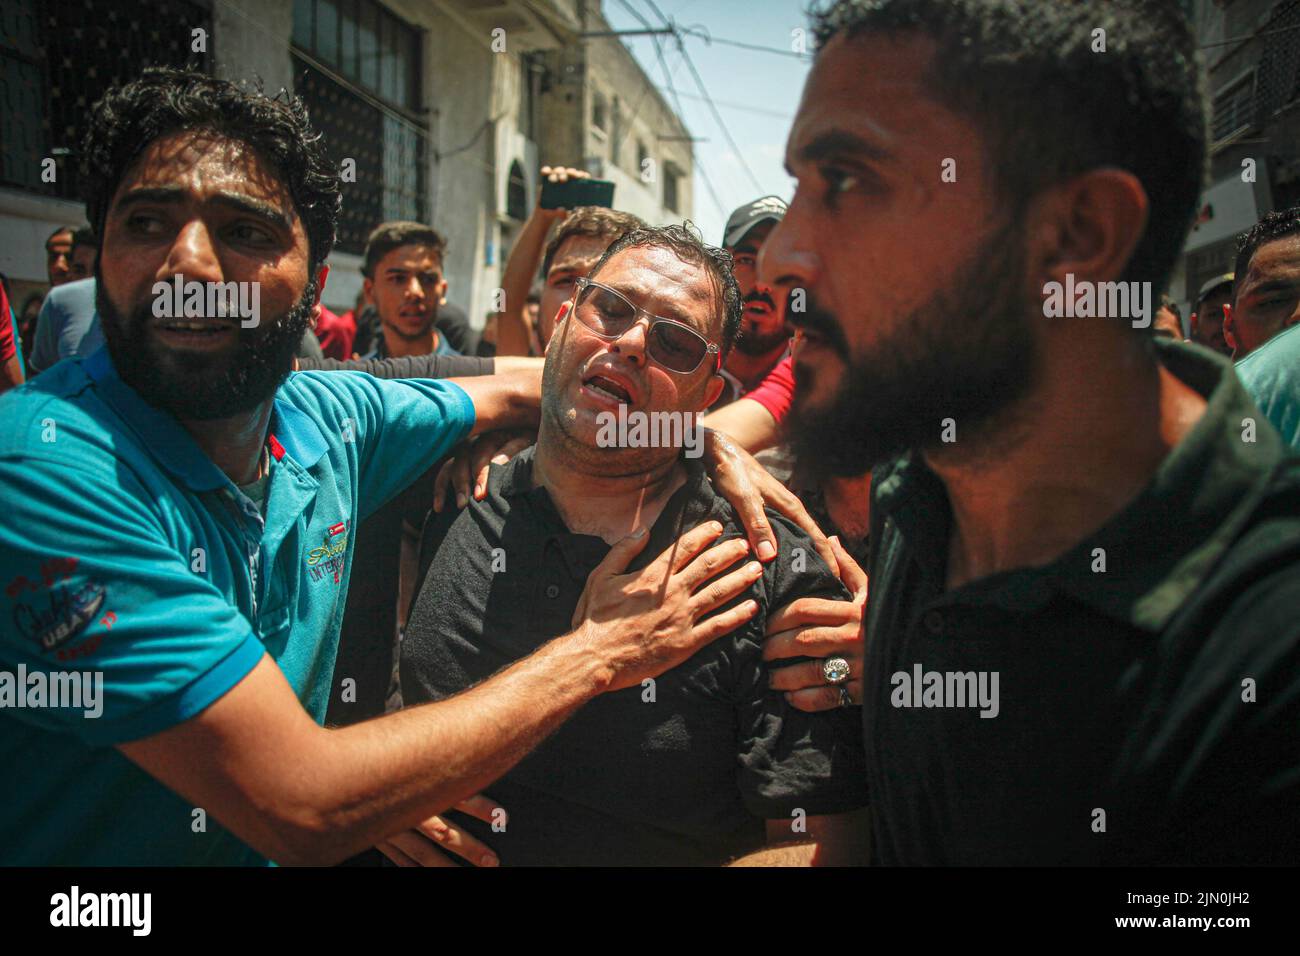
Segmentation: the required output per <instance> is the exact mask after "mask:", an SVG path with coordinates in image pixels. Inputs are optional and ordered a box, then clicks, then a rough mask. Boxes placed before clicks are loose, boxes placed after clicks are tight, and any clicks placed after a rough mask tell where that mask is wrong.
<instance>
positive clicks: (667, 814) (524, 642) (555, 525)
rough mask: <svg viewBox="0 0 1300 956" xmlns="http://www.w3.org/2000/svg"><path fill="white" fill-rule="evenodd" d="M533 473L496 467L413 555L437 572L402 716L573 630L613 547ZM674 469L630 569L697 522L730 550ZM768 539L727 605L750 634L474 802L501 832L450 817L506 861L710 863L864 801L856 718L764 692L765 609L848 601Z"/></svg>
mask: <svg viewBox="0 0 1300 956" xmlns="http://www.w3.org/2000/svg"><path fill="white" fill-rule="evenodd" d="M532 463H533V449H529V450H528V451H527V452H525V453H523V454H521V455H519V456H518V457H516V458H515V459H514V460H513V461H511V462H510V463H509V464H508V465H505V466H504V467H493V469H492V471H491V474H490V476H489V479H488V494H487V498H486V500H484V501H482V502H477V501H474V502H471V503H470V505H469V506H468V507H467V508H466V509H464V510H463V511H461V510H456V511H451V512H444V513H443V514H442V515H436V516H431V518H430V522H431V524H430V527H429V528H427V529H426V534H425V548H424V549H423V550H428V548H432V549H433V551H432V553H433V559H432V562H431V563H430V565H429V569H428V573H427V575H426V577H425V579H424V581H423V582H422V584H421V587H420V591H419V595H418V596H417V598H416V601H415V604H414V606H413V608H412V612H411V618H410V620H409V621H408V623H407V627H406V632H405V636H404V638H403V641H402V659H401V679H402V697H403V700H404V702H405V704H406V705H407V706H409V705H411V704H414V703H420V702H423V701H429V700H439V699H442V698H444V697H448V696H450V695H452V694H455V693H456V692H457V691H461V690H464V689H465V688H467V687H470V686H472V685H474V684H476V683H478V682H480V681H482V680H484V679H485V678H487V677H490V676H491V675H492V674H494V673H495V672H496V671H498V670H500V669H501V668H502V667H505V666H506V665H508V664H510V663H512V662H513V661H516V660H518V659H519V658H522V657H524V656H526V655H527V654H529V653H531V652H532V651H534V650H536V649H537V648H538V647H540V646H541V645H542V644H544V643H546V642H547V641H549V640H551V639H552V638H554V637H557V636H559V635H561V634H564V633H566V632H568V631H569V630H571V624H570V622H571V620H572V617H573V612H574V610H575V608H576V607H577V603H578V598H579V595H580V594H581V593H582V589H583V587H584V586H585V584H586V581H587V576H588V575H589V574H590V573H591V571H592V569H594V568H595V567H596V565H597V564H599V563H600V561H601V560H602V559H603V558H604V557H605V555H606V554H608V553H609V546H608V545H607V544H605V542H604V541H603V540H601V539H600V538H598V537H594V536H590V535H583V534H573V533H572V532H570V531H569V530H568V529H567V528H566V527H565V525H564V522H563V521H562V520H561V518H560V516H559V514H558V513H557V512H556V510H555V507H554V505H553V504H552V502H551V498H550V495H549V494H548V493H547V492H546V490H545V489H542V488H533V487H532ZM687 469H688V477H687V481H686V484H685V485H683V486H682V487H681V488H679V489H678V490H677V492H676V493H674V494H673V495H672V497H671V498H670V499H669V501H668V503H667V505H666V506H665V508H664V510H663V513H662V514H661V515H660V517H659V519H658V520H657V521H656V522H655V524H654V527H653V528H652V529H651V533H650V541H649V542H648V544H647V545H646V548H645V550H644V551H643V552H642V554H641V555H640V556H638V559H637V561H636V562H634V564H633V567H644V566H645V564H647V563H648V562H649V561H651V560H653V559H654V558H655V557H657V556H658V555H659V554H660V553H662V551H663V550H664V549H666V548H667V547H668V545H669V544H671V543H672V542H673V541H674V540H675V539H676V538H677V537H678V535H680V534H681V533H683V532H684V531H686V530H687V529H689V528H691V527H694V526H696V525H697V524H699V523H700V522H702V521H705V520H708V519H710V518H715V519H717V520H719V521H721V522H722V523H723V525H724V527H725V529H726V530H725V532H724V535H723V539H724V540H725V539H727V538H732V537H740V536H741V530H740V527H739V525H738V523H737V522H736V520H735V518H734V515H733V514H732V511H731V508H730V506H729V505H727V503H726V502H725V501H724V500H723V499H721V498H719V497H718V496H717V495H715V494H714V492H713V489H712V486H711V485H710V484H709V482H708V479H707V478H706V477H705V474H704V470H703V468H701V467H700V465H699V463H698V462H692V461H689V460H688V461H687ZM772 524H773V528H774V530H775V532H776V535H777V539H778V546H779V549H780V555H781V556H780V557H779V558H778V559H777V560H775V561H773V562H771V563H769V564H768V565H767V567H766V571H765V573H764V574H763V576H762V578H760V579H759V580H758V581H757V582H756V583H755V584H754V586H753V587H752V588H751V589H750V590H749V592H748V593H747V594H745V595H742V596H741V597H740V598H738V599H737V600H743V599H745V598H747V597H748V598H753V599H755V600H757V601H758V603H759V613H758V615H757V616H756V617H755V618H754V619H753V620H752V621H751V622H749V623H748V624H747V625H745V626H744V627H742V628H740V629H738V630H736V631H735V632H733V633H732V634H730V635H727V636H725V637H723V638H721V639H719V640H717V641H715V642H714V643H713V644H711V645H710V646H708V647H706V648H704V649H703V650H701V651H700V652H699V653H697V654H696V655H695V656H694V657H692V658H690V659H689V660H687V661H686V662H684V663H683V664H681V665H680V666H678V667H676V668H674V669H673V670H671V671H668V672H667V673H665V674H662V675H661V676H660V677H658V678H657V679H656V680H655V682H654V686H653V688H649V687H645V686H642V687H632V688H628V689H626V690H621V691H616V692H614V693H609V694H603V695H601V696H600V697H598V698H596V699H595V700H593V701H591V702H590V703H588V704H587V705H586V706H585V707H584V708H582V709H581V710H580V711H579V712H578V713H577V714H575V715H574V716H573V717H572V718H571V719H570V720H569V721H568V722H567V723H566V724H565V725H564V726H562V727H561V728H560V729H559V730H558V731H557V732H556V733H555V734H554V735H553V736H551V737H550V738H549V739H548V740H547V741H545V742H544V743H543V744H542V745H541V746H539V747H538V748H537V750H535V751H534V752H533V753H532V754H531V755H530V756H528V757H527V758H525V759H524V760H523V761H522V762H521V763H520V764H519V765H518V766H517V767H516V768H515V769H514V770H512V771H511V772H510V773H508V774H507V775H506V776H505V777H503V778H502V779H500V780H498V781H497V782H495V783H493V784H491V785H490V786H489V787H487V788H486V790H485V792H486V793H488V794H490V795H491V796H492V797H493V798H495V799H496V800H498V801H499V802H500V803H501V805H502V806H504V807H505V808H506V810H507V811H508V812H509V822H508V824H507V826H506V830H505V832H493V831H492V829H491V827H490V826H488V825H487V824H483V823H481V822H479V821H476V820H471V819H467V818H464V817H461V818H460V820H461V822H463V823H465V825H466V826H467V827H468V828H469V829H470V830H471V831H472V832H474V833H475V835H477V836H478V837H479V838H480V839H482V840H483V841H484V842H486V843H487V844H488V845H489V846H491V847H492V848H493V849H494V850H495V851H496V852H497V853H498V854H499V855H500V858H501V862H502V863H503V864H505V865H538V864H548V865H665V864H668V865H672V864H675V865H695V864H718V863H721V862H723V861H725V860H727V859H728V858H730V857H733V856H736V855H738V854H741V853H744V852H747V851H749V850H753V849H756V848H758V847H760V846H762V845H763V843H764V830H765V828H764V822H763V821H764V820H765V819H779V820H784V821H791V822H792V823H793V822H794V821H795V820H796V819H799V817H797V816H796V815H795V814H796V811H802V812H803V814H806V815H809V816H812V815H817V814H827V813H838V812H843V811H847V810H852V809H856V808H858V807H861V806H862V805H863V804H864V803H865V799H866V798H865V792H864V781H865V777H864V771H863V756H864V755H863V751H862V739H861V727H860V717H859V715H858V712H857V708H849V709H844V710H837V711H832V712H830V713H826V714H820V715H810V714H805V713H803V712H802V711H799V710H796V709H794V708H793V707H791V706H789V704H787V703H786V702H785V699H784V697H783V695H782V694H781V693H779V692H776V691H772V690H769V689H768V686H767V675H768V672H767V668H766V667H765V666H764V664H763V661H762V659H761V644H762V641H763V629H764V623H765V620H766V617H767V614H768V612H769V611H771V610H773V609H775V608H776V607H779V606H781V605H783V604H785V603H786V602H788V601H791V600H793V599H794V598H796V597H801V596H806V595H818V596H832V597H840V598H846V599H847V597H848V594H847V592H846V591H845V590H844V588H843V586H842V585H841V584H840V583H839V582H838V581H837V580H836V579H835V578H834V577H833V576H832V575H831V574H830V572H829V571H828V570H827V568H826V566H825V565H824V564H823V563H822V562H821V560H820V559H819V558H818V557H817V553H816V551H815V550H814V549H813V547H812V544H811V542H810V541H809V540H808V538H807V537H806V536H804V534H803V533H802V532H800V531H798V530H797V529H796V528H794V526H792V525H790V524H789V523H787V522H786V521H785V520H784V519H782V518H780V517H778V516H775V515H773V516H772ZM503 561H504V570H503V569H502V562H503ZM494 562H495V567H496V570H494V569H493V568H494ZM651 690H653V694H651ZM797 836H798V831H795V830H793V829H792V831H791V837H792V838H795V837H797Z"/></svg>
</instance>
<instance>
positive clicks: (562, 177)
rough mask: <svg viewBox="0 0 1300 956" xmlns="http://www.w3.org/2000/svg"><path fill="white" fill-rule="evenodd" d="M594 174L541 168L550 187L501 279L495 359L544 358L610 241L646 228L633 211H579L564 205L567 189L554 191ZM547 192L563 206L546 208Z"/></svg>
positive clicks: (592, 208) (585, 195)
mask: <svg viewBox="0 0 1300 956" xmlns="http://www.w3.org/2000/svg"><path fill="white" fill-rule="evenodd" d="M590 175H591V174H590V173H588V172H586V171H584V170H581V169H571V168H569V167H566V166H543V167H542V176H544V177H545V179H546V182H547V183H549V184H552V185H551V187H550V188H545V187H544V189H543V190H539V191H538V204H537V206H536V207H535V208H534V209H533V214H532V215H531V216H529V217H528V221H527V222H526V223H524V228H523V231H521V232H520V233H519V238H518V239H517V240H516V241H515V244H514V248H513V249H511V250H510V258H509V259H508V260H507V261H506V270H505V275H504V276H503V277H502V279H501V288H502V290H503V291H504V292H505V308H504V309H503V310H502V311H501V312H499V313H497V316H496V323H497V331H496V337H497V345H496V354H497V355H541V354H542V353H543V352H545V351H546V343H547V341H549V340H550V337H551V331H552V330H553V329H554V328H555V313H556V312H557V311H558V310H559V307H560V305H561V304H562V303H564V302H566V301H567V300H568V299H569V298H570V297H572V295H573V283H574V282H576V281H577V280H578V279H580V278H582V277H583V276H585V275H586V274H587V273H588V272H589V271H590V270H591V267H592V266H594V265H595V264H596V260H597V259H599V258H600V257H601V255H602V254H603V253H604V251H605V250H606V249H607V248H608V247H609V245H610V243H612V242H613V241H614V240H615V239H617V238H619V237H620V236H622V235H623V234H624V233H627V232H630V231H631V230H632V229H633V228H635V227H637V226H640V225H642V222H641V220H640V219H638V218H637V217H636V216H633V215H631V214H630V213H624V212H616V211H614V210H613V209H609V208H606V207H603V206H590V205H584V206H582V208H577V206H578V202H577V201H575V202H573V204H572V205H565V204H563V202H562V201H563V199H564V195H563V193H564V191H565V190H563V189H562V188H561V189H560V190H559V194H558V195H557V194H556V187H557V186H559V187H562V186H563V184H566V183H573V182H575V181H576V180H581V179H588V178H589V177H590ZM543 192H545V193H547V197H546V198H547V199H548V200H550V201H555V200H557V199H558V200H561V204H560V205H558V206H556V207H555V208H547V207H546V206H544V205H543V204H542V199H543V196H542V193H543ZM574 198H575V199H578V200H580V201H581V202H583V203H586V202H588V201H589V200H590V199H591V196H590V195H589V194H588V193H586V192H584V193H583V194H582V195H581V196H580V197H579V196H576V195H575V197H574ZM611 198H612V197H611ZM556 225H558V226H559V227H560V231H559V232H557V233H556V235H555V236H554V238H552V239H551V242H550V244H549V245H548V244H547V236H548V235H550V232H551V227H552V226H556ZM539 265H540V266H542V271H543V274H544V275H543V281H544V284H543V288H542V293H541V304H540V306H539V308H538V313H537V325H536V326H532V325H530V324H529V322H528V320H527V319H526V318H525V315H524V312H525V302H526V300H527V298H528V290H529V289H530V288H531V287H532V284H533V279H534V277H535V276H536V275H537V269H538V266H539Z"/></svg>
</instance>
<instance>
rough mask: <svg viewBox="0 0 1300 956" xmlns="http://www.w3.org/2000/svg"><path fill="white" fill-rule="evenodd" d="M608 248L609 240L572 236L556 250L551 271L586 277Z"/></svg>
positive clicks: (598, 237)
mask: <svg viewBox="0 0 1300 956" xmlns="http://www.w3.org/2000/svg"><path fill="white" fill-rule="evenodd" d="M608 248H609V240H607V239H603V238H601V237H600V236H570V237H569V238H568V239H565V240H564V242H562V243H560V247H559V248H558V249H556V250H555V258H554V259H552V260H551V268H550V271H551V272H558V271H563V272H576V273H578V274H580V275H586V274H587V273H588V272H590V271H591V267H592V266H594V265H595V264H596V261H597V260H598V259H600V257H601V256H603V255H604V254H605V250H606V249H608Z"/></svg>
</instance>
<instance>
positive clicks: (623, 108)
mask: <svg viewBox="0 0 1300 956" xmlns="http://www.w3.org/2000/svg"><path fill="white" fill-rule="evenodd" d="M587 29H588V30H589V31H602V30H608V29H609V23H608V22H607V21H606V20H605V18H604V17H603V16H602V15H600V13H599V11H598V10H595V9H594V5H593V9H589V11H588V20H587ZM585 53H586V71H585V93H586V95H585V111H584V115H585V118H586V121H585V123H584V130H583V134H584V145H583V151H584V156H585V157H587V159H588V161H589V162H590V163H591V164H592V165H593V166H597V165H598V166H600V167H601V173H600V175H602V176H603V178H605V179H610V180H613V181H614V183H615V184H616V186H615V193H614V202H615V204H616V205H617V206H618V208H619V209H624V210H626V211H628V212H631V213H635V214H636V215H638V216H640V217H641V218H642V219H645V220H646V221H647V222H650V223H652V224H655V225H660V224H663V223H668V222H681V221H682V220H683V219H688V218H690V215H691V210H692V208H693V203H692V198H693V197H692V195H691V179H692V175H691V171H692V166H693V158H692V151H691V144H690V142H688V141H687V137H688V136H689V132H688V130H687V129H686V127H685V126H684V125H683V124H682V122H681V120H680V119H679V118H678V117H677V114H676V113H675V112H673V110H672V108H671V107H670V106H669V105H668V103H667V101H666V100H665V99H664V97H663V96H662V95H661V94H660V92H659V91H658V90H657V89H656V88H655V86H654V82H653V80H652V79H651V77H650V76H648V75H647V74H646V73H645V71H644V70H642V69H641V65H640V64H639V63H638V62H637V60H636V59H635V57H633V56H632V54H631V53H630V52H629V51H628V49H627V47H625V46H624V45H623V43H622V42H621V41H620V40H619V39H618V38H616V37H610V38H599V39H591V40H588V41H587V42H586V44H585ZM600 99H603V101H604V103H605V110H604V112H605V127H606V128H605V129H604V130H603V131H602V130H601V129H600V128H599V127H598V126H597V125H596V123H595V122H594V116H593V113H594V111H595V108H596V103H597V101H598V100H600ZM670 170H676V171H677V175H678V189H677V208H676V210H672V209H668V208H667V207H666V206H665V204H664V199H665V193H664V185H665V184H664V178H665V176H666V175H667V174H668V173H669V172H670ZM706 238H708V237H706ZM714 241H716V239H715V240H714Z"/></svg>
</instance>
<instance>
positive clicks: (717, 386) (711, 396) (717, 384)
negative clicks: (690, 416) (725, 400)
mask: <svg viewBox="0 0 1300 956" xmlns="http://www.w3.org/2000/svg"><path fill="white" fill-rule="evenodd" d="M726 384H727V383H726V382H724V381H723V380H722V376H721V375H710V376H709V384H708V387H707V388H705V390H704V407H703V408H701V409H700V411H701V412H707V411H708V410H709V409H710V408H712V407H713V403H714V402H716V401H717V400H718V396H719V395H721V394H722V389H723V388H724V387H725V386H726Z"/></svg>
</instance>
